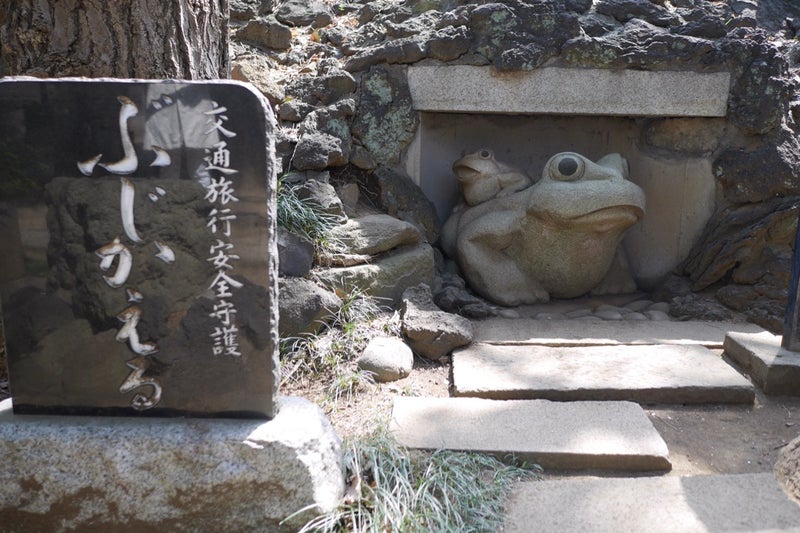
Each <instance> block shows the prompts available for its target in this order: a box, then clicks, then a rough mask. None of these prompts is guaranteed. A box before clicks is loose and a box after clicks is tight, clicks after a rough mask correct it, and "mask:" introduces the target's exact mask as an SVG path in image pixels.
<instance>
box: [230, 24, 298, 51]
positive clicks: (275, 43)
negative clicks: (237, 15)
mask: <svg viewBox="0 0 800 533" xmlns="http://www.w3.org/2000/svg"><path fill="white" fill-rule="evenodd" d="M236 37H238V38H239V39H241V40H242V41H244V42H246V43H250V44H254V45H256V46H262V47H264V48H269V49H272V50H288V49H289V48H291V47H292V30H291V28H289V27H288V26H285V25H283V24H281V23H280V22H278V21H277V20H275V19H274V18H273V17H259V18H256V19H253V20H251V21H250V22H248V23H247V25H246V26H244V27H242V28H241V29H239V31H237V32H236Z"/></svg>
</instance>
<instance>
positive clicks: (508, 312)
mask: <svg viewBox="0 0 800 533" xmlns="http://www.w3.org/2000/svg"><path fill="white" fill-rule="evenodd" d="M497 316H499V317H502V318H519V317H520V314H519V313H517V312H516V311H514V310H513V309H498V310H497Z"/></svg>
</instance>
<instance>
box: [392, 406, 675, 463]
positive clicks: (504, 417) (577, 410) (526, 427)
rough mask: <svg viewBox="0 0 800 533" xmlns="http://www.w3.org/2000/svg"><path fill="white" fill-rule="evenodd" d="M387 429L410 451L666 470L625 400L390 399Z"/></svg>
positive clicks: (663, 452)
mask: <svg viewBox="0 0 800 533" xmlns="http://www.w3.org/2000/svg"><path fill="white" fill-rule="evenodd" d="M390 429H391V431H392V432H393V433H394V435H395V437H397V440H398V442H399V443H400V444H402V445H404V446H408V447H410V448H421V449H431V450H438V449H448V450H461V451H470V452H481V453H489V454H493V455H496V456H498V457H500V458H504V457H506V456H508V455H513V456H514V457H515V458H516V459H518V460H525V461H530V462H534V463H537V464H539V465H541V466H542V467H544V468H548V469H557V470H562V469H564V470H567V469H569V470H574V469H604V470H618V471H653V470H661V471H663V470H669V469H670V468H671V464H670V462H669V459H668V455H669V452H668V451H667V445H666V444H665V443H664V440H663V439H662V438H661V436H660V435H659V434H658V432H657V431H656V430H655V428H654V427H653V424H652V423H651V422H650V420H649V419H648V418H647V415H646V414H645V412H644V410H642V408H641V407H639V406H638V405H637V404H635V403H631V402H551V401H547V400H507V401H499V400H485V399H481V398H402V397H401V398H395V402H394V408H393V411H392V422H391V426H390Z"/></svg>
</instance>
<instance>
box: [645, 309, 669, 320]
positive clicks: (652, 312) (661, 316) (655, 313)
mask: <svg viewBox="0 0 800 533" xmlns="http://www.w3.org/2000/svg"><path fill="white" fill-rule="evenodd" d="M644 314H645V315H646V316H647V318H649V319H650V320H671V319H670V317H669V315H668V314H667V313H665V312H664V311H659V310H658V309H648V310H647V311H645V312H644Z"/></svg>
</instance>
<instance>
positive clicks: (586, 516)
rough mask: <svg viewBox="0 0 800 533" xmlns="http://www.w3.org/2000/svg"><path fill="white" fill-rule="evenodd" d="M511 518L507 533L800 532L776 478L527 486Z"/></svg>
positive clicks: (798, 515) (517, 494)
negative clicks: (589, 532)
mask: <svg viewBox="0 0 800 533" xmlns="http://www.w3.org/2000/svg"><path fill="white" fill-rule="evenodd" d="M506 514H507V518H506V524H505V526H506V527H505V531H506V532H507V533H529V532H530V531H537V532H539V533H549V532H552V533H556V532H557V533H562V532H566V531H570V532H575V531H591V532H592V533H619V532H621V531H626V532H628V531H629V532H644V531H646V532H648V533H666V532H675V533H692V532H708V531H775V532H777V531H785V532H789V531H795V532H796V531H800V506H798V505H797V504H796V503H794V502H792V501H791V500H789V498H788V497H787V496H786V494H785V493H784V492H783V491H782V490H781V489H780V487H779V485H778V483H777V481H776V480H775V478H774V476H773V475H772V474H770V473H767V474H737V475H714V476H693V477H670V476H666V477H645V478H629V479H619V478H604V479H597V478H594V479H575V478H571V479H559V480H553V481H539V482H527V483H520V484H519V485H517V487H516V488H515V490H514V492H513V494H512V496H511V499H510V502H509V504H508V505H507V507H506Z"/></svg>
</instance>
